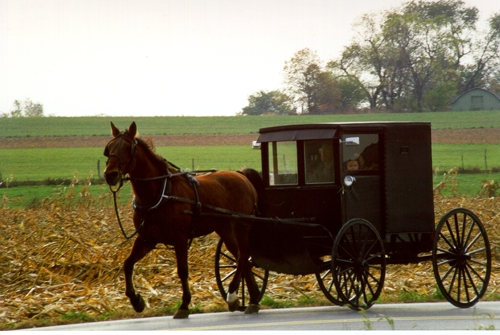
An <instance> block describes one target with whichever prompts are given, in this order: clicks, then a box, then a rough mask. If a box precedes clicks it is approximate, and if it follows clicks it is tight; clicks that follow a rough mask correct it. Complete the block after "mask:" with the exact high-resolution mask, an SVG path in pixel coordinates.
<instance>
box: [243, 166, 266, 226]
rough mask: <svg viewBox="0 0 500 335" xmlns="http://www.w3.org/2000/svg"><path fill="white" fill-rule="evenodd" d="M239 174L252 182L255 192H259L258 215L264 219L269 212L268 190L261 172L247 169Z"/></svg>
mask: <svg viewBox="0 0 500 335" xmlns="http://www.w3.org/2000/svg"><path fill="white" fill-rule="evenodd" d="M238 172H240V173H241V174H242V175H244V176H245V177H247V179H248V180H249V181H250V183H252V185H253V187H254V188H255V191H257V199H258V200H257V211H256V215H257V216H261V217H264V216H265V213H266V210H267V205H266V196H265V192H266V188H265V186H264V181H263V180H262V176H261V175H260V173H259V172H257V171H256V170H254V169H251V168H245V169H243V170H241V171H238Z"/></svg>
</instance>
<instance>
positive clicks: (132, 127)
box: [128, 121, 137, 138]
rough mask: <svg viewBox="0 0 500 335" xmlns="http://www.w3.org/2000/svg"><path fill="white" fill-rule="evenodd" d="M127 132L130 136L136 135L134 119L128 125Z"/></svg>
mask: <svg viewBox="0 0 500 335" xmlns="http://www.w3.org/2000/svg"><path fill="white" fill-rule="evenodd" d="M128 134H129V136H130V137H132V138H135V137H136V136H137V125H136V124H135V121H133V122H132V124H131V125H130V127H128Z"/></svg>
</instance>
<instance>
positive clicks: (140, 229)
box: [104, 122, 259, 319]
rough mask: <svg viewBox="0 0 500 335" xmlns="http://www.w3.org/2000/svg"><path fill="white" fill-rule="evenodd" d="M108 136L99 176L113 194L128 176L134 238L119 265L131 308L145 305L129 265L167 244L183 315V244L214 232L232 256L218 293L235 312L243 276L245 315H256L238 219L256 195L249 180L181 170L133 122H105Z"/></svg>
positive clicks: (250, 209)
mask: <svg viewBox="0 0 500 335" xmlns="http://www.w3.org/2000/svg"><path fill="white" fill-rule="evenodd" d="M111 134H112V136H113V138H112V139H111V141H109V143H108V144H107V145H106V147H105V149H104V155H105V156H106V157H108V160H107V162H106V168H105V171H104V179H105V181H106V183H107V184H108V185H109V187H110V189H111V190H112V191H113V192H117V191H118V190H119V189H120V187H121V186H122V185H123V181H124V180H129V181H130V183H131V185H132V190H133V193H134V200H133V208H134V211H133V222H134V226H135V229H136V234H137V236H136V238H135V241H134V244H133V247H132V250H131V252H130V255H129V256H128V257H127V259H126V260H125V262H124V266H123V269H124V274H125V294H126V296H127V297H128V298H129V299H130V303H131V304H132V306H133V308H134V310H135V311H136V312H139V313H140V312H142V311H143V310H144V308H145V303H144V299H143V298H142V297H141V295H140V294H139V293H136V291H135V289H134V283H133V270H134V265H135V263H136V262H138V261H139V260H141V259H142V258H144V257H145V256H146V255H147V254H148V253H149V252H150V251H152V250H153V249H154V248H155V246H156V245H157V244H159V243H161V244H164V245H167V246H173V248H174V251H175V255H176V261H177V274H178V277H179V279H180V281H181V284H182V291H183V294H182V303H181V305H180V307H179V309H178V310H177V311H176V313H175V314H174V319H181V318H188V317H189V309H188V306H189V303H190V302H191V292H190V289H189V283H188V248H189V244H190V241H191V240H192V239H193V238H196V237H200V236H204V235H207V234H210V233H212V232H214V231H215V232H216V233H217V234H218V235H219V236H220V237H221V239H222V240H223V242H224V244H225V245H226V247H227V248H228V250H229V251H230V252H231V253H232V254H233V255H234V256H235V257H236V260H237V269H236V272H235V275H234V277H233V279H232V281H231V282H230V284H229V289H228V296H227V297H224V298H225V299H226V298H227V300H226V302H227V305H228V309H229V310H230V311H235V310H236V309H238V307H239V304H240V303H239V300H238V295H237V290H238V286H239V285H238V284H239V282H240V281H241V279H242V276H243V278H244V279H245V281H246V283H247V287H248V293H249V295H250V301H249V304H248V305H247V308H246V310H245V313H246V314H253V313H258V311H259V301H258V297H259V289H258V286H257V283H256V282H255V279H254V277H253V274H252V271H251V265H250V263H249V261H248V260H249V257H250V255H249V251H248V250H249V247H248V238H247V227H246V225H245V224H244V222H242V221H243V220H242V219H241V217H239V215H246V216H248V215H253V214H254V213H255V210H256V206H257V201H258V198H257V192H256V190H255V188H254V187H253V185H252V183H251V182H250V181H249V180H248V179H247V178H246V177H245V176H244V175H243V174H242V173H237V172H235V171H215V172H211V173H205V174H200V175H197V176H193V175H191V174H190V173H187V172H182V171H181V170H180V169H179V168H177V167H176V166H175V165H174V164H172V163H170V162H168V161H167V160H166V159H165V158H163V157H162V156H160V155H158V154H157V153H156V152H155V150H154V147H153V144H152V141H145V140H142V139H141V138H140V137H138V133H137V126H136V124H135V122H132V124H131V125H130V126H129V128H128V129H127V130H125V131H123V132H120V130H119V129H118V128H117V127H116V126H115V125H114V124H113V122H111ZM127 175H128V177H127ZM113 188H114V189H113ZM210 214H212V215H210Z"/></svg>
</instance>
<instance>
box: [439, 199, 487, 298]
mask: <svg viewBox="0 0 500 335" xmlns="http://www.w3.org/2000/svg"><path fill="white" fill-rule="evenodd" d="M432 267H433V269H434V276H435V277H436V282H437V284H438V287H439V289H440V290H441V293H442V294H443V296H444V297H445V298H446V300H448V301H449V302H450V303H451V304H453V305H455V306H457V307H461V308H467V307H471V306H473V305H475V304H476V303H477V302H478V301H479V299H480V298H481V297H482V296H483V295H484V293H485V292H486V289H487V288H488V282H489V280H490V274H491V249H490V243H489V241H488V236H487V234H486V230H485V229H484V226H483V224H482V223H481V221H480V220H479V218H478V217H477V216H476V215H475V214H474V213H472V212H471V211H469V210H467V209H464V208H455V209H452V210H451V211H449V212H448V213H446V214H445V215H444V216H443V218H442V219H441V220H440V221H439V224H438V226H437V228H436V234H435V238H434V245H433V248H432Z"/></svg>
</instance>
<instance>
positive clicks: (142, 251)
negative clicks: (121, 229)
mask: <svg viewBox="0 0 500 335" xmlns="http://www.w3.org/2000/svg"><path fill="white" fill-rule="evenodd" d="M155 245H156V244H155V243H150V242H147V241H145V240H143V239H142V238H140V237H137V238H136V239H135V241H134V246H133V247H132V251H131V252H130V255H129V256H128V258H127V259H126V260H125V263H124V264H123V270H124V272H125V294H126V296H127V297H128V298H129V299H130V303H131V304H132V306H133V307H134V310H135V311H136V312H138V313H140V312H142V311H143V310H144V307H145V303H144V299H143V298H142V297H141V295H140V294H138V293H136V292H135V289H134V282H133V280H132V275H133V272H134V265H135V263H137V262H138V261H140V260H141V259H143V258H144V256H146V255H147V254H148V253H149V252H150V251H151V250H153V249H154V247H155Z"/></svg>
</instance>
